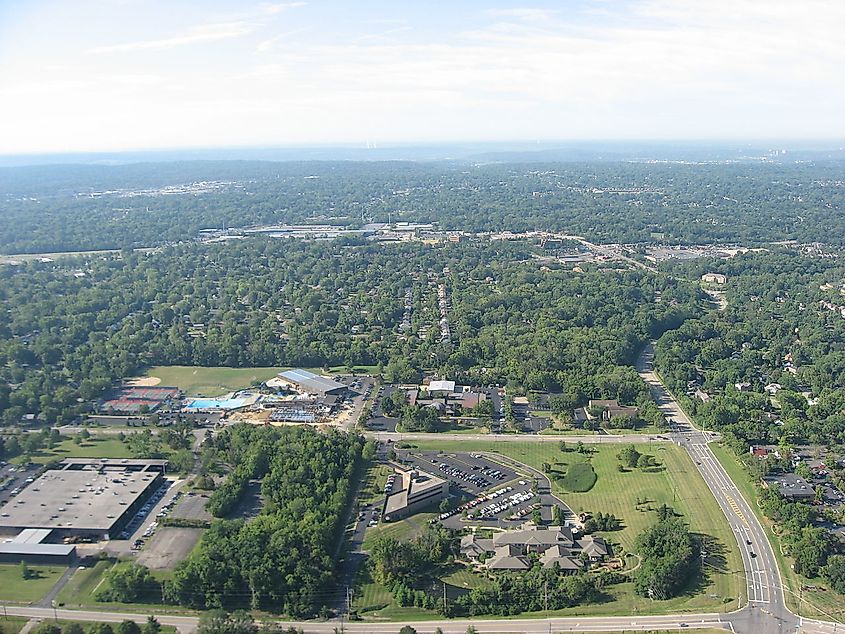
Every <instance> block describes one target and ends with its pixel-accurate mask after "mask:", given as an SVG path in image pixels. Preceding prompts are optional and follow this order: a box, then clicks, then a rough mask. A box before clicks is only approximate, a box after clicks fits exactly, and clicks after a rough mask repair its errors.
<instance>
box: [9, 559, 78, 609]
mask: <svg viewBox="0 0 845 634" xmlns="http://www.w3.org/2000/svg"><path fill="white" fill-rule="evenodd" d="M65 570H66V569H65V568H63V567H61V566H29V572H30V575H31V578H29V579H24V578H23V577H22V576H21V568H20V566H18V565H17V564H0V601H10V602H15V603H30V602H32V601H38V600H39V599H41V597H43V596H44V595H45V594H47V593H48V592H49V591H50V588H52V587H53V586H54V585H56V582H57V581H58V580H59V577H61V576H62V574H63V573H64V571H65Z"/></svg>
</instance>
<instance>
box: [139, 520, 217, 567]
mask: <svg viewBox="0 0 845 634" xmlns="http://www.w3.org/2000/svg"><path fill="white" fill-rule="evenodd" d="M204 530H205V529H202V528H175V527H171V526H166V527H164V528H160V529H158V530H157V531H156V532H155V535H153V537H152V538H151V539H150V541H149V543H148V544H147V545H146V547H145V548H144V550H142V551H141V552H140V554H139V555H138V563H140V564H143V565H145V566H146V567H147V568H150V569H152V570H166V569H170V568H173V567H174V566H176V564H178V563H179V562H180V561H182V560H183V559H185V557H187V556H188V555H189V554H190V552H191V551H192V550H193V548H194V546H196V544H197V542H198V541H199V540H200V537H202V534H203V532H204Z"/></svg>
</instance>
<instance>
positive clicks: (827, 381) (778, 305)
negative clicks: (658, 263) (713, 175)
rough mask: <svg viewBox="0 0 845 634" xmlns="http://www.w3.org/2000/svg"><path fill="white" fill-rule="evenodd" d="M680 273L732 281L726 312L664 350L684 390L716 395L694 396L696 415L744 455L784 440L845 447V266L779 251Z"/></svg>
mask: <svg viewBox="0 0 845 634" xmlns="http://www.w3.org/2000/svg"><path fill="white" fill-rule="evenodd" d="M673 271H674V272H675V273H676V274H686V275H689V276H690V277H697V276H698V275H700V274H701V273H703V272H705V271H717V272H720V273H725V274H726V275H728V279H729V282H728V285H727V289H726V293H727V294H726V299H727V302H728V306H727V309H726V310H725V311H723V312H709V313H707V314H705V315H703V316H702V317H700V318H696V319H690V320H688V321H687V322H685V323H684V324H683V325H682V326H681V327H680V328H678V329H677V330H674V331H672V332H668V333H666V334H665V335H664V336H663V337H662V338H661V339H660V340H659V341H658V343H657V347H656V362H657V365H658V367H659V369H660V372H661V374H662V376H663V378H664V379H665V380H666V381H668V383H669V385H670V386H671V387H672V389H673V390H674V391H675V393H677V394H683V393H684V392H686V391H687V390H688V388H690V387H691V386H692V387H695V388H700V389H701V391H703V392H704V393H706V394H708V395H709V396H710V399H709V400H708V401H707V402H706V403H705V402H702V401H701V400H700V399H698V398H693V399H690V400H689V402H688V404H689V407H690V409H691V410H692V413H694V414H695V416H696V419H697V420H698V421H699V422H701V423H703V424H705V425H707V426H708V427H711V428H714V429H717V430H719V431H721V432H723V433H726V434H728V435H729V437H733V438H737V439H739V440H740V442H741V443H744V444H743V446H742V447H740V450H741V451H742V450H743V449H744V450H747V448H748V445H749V444H753V443H757V444H765V443H778V442H779V441H780V440H781V439H784V440H785V441H787V442H788V443H793V444H796V443H800V442H811V443H818V444H831V443H840V444H841V443H845V318H843V312H842V307H843V306H845V294H843V288H845V287H843V284H845V263H843V262H842V260H841V259H840V258H824V257H812V256H808V255H803V254H801V253H799V252H796V251H787V250H774V251H770V252H765V253H749V254H746V255H743V256H739V257H736V258H733V259H730V260H722V261H711V260H702V261H698V262H695V263H691V264H683V265H681V264H679V265H676V266H674V267H673ZM766 386H769V390H770V391H771V392H772V393H770V392H767V390H766ZM775 421H777V422H775Z"/></svg>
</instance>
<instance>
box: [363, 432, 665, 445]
mask: <svg viewBox="0 0 845 634" xmlns="http://www.w3.org/2000/svg"><path fill="white" fill-rule="evenodd" d="M365 435H366V436H367V437H369V438H376V439H377V440H380V441H382V442H385V441H392V442H398V441H402V440H404V441H414V440H442V441H450V440H461V441H492V442H560V441H561V440H563V441H565V442H566V444H567V445H574V444H575V443H578V442H582V443H584V444H585V445H587V444H602V445H604V444H614V443H618V444H624V445H630V444H631V443H654V442H669V441H670V438H669V437H668V436H667V435H666V434H663V438H661V437H660V436H656V435H651V436H649V435H647V434H620V435H614V434H607V435H604V434H589V435H583V436H568V435H558V434H440V433H430V434H429V433H401V432H386V431H381V432H376V431H368V432H366V433H365Z"/></svg>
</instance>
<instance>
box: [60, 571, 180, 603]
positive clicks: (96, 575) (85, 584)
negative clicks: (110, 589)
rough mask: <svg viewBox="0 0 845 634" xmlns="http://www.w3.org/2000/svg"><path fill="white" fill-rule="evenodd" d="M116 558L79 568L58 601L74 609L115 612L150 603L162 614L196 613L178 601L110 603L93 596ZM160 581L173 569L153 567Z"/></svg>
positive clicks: (170, 576) (155, 575)
mask: <svg viewBox="0 0 845 634" xmlns="http://www.w3.org/2000/svg"><path fill="white" fill-rule="evenodd" d="M114 563H115V562H114V561H113V560H106V559H104V560H102V561H98V562H97V563H96V564H95V565H94V566H91V567H90V568H84V569H83V568H80V569H79V570H77V571H76V572H75V573H74V575H73V576H72V577H71V578H70V580H69V581H68V582H67V583H66V584H65V587H64V588H62V590H61V592H59V596H58V597H57V598H56V601H57V602H58V604H59V605H60V606H62V607H66V608H70V609H74V608H80V607H95V608H101V609H106V608H107V609H109V610H112V611H115V612H122V611H127V612H130V611H139V610H141V611H144V612H147V611H149V610H150V608H151V607H154V608H155V612H156V613H160V614H165V613H166V614H193V612H192V611H191V610H188V609H187V608H182V607H179V606H175V605H164V604H162V603H161V601H160V600H158V597H156V598H155V600H151V601H150V602H149V603H108V602H102V601H97V600H96V599H95V598H94V593H95V592H96V591H97V590H98V589H99V588H100V587H101V584H102V583H104V581H103V576H104V575H105V573H106V571H107V570H109V569H110V568H111V567H112V566H114ZM150 572H151V573H152V575H153V577H154V578H155V579H156V580H157V581H164V580H166V579H169V578H172V576H173V571H172V570H152V571H150Z"/></svg>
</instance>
